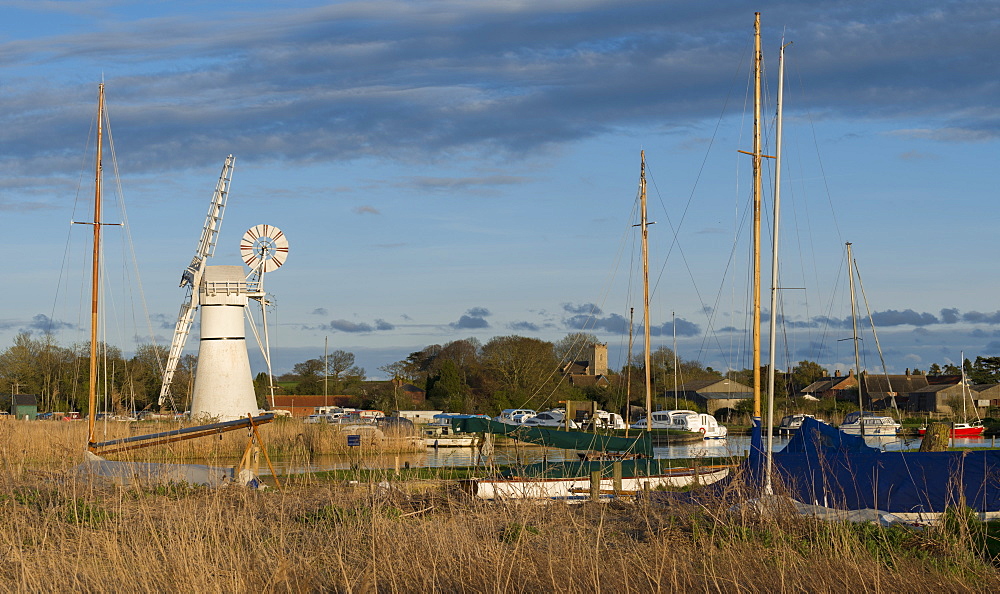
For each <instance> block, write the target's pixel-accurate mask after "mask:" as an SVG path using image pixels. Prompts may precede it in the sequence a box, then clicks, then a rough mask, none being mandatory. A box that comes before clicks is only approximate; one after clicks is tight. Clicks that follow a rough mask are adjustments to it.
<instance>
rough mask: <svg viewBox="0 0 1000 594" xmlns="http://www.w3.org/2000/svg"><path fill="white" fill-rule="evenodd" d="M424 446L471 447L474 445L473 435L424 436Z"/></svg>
mask: <svg viewBox="0 0 1000 594" xmlns="http://www.w3.org/2000/svg"><path fill="white" fill-rule="evenodd" d="M422 440H423V443H424V445H425V446H427V447H429V448H471V447H474V446H475V445H476V438H475V437H472V436H470V437H424V438H422Z"/></svg>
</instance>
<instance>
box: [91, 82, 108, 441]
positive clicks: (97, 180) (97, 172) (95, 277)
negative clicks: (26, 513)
mask: <svg viewBox="0 0 1000 594" xmlns="http://www.w3.org/2000/svg"><path fill="white" fill-rule="evenodd" d="M97 88H98V93H97V95H98V96H97V162H96V165H95V167H94V254H93V258H94V260H93V270H92V271H91V274H92V276H91V288H90V385H89V391H88V400H87V449H88V450H90V451H94V444H96V443H97V440H96V438H95V437H96V436H95V425H94V421H95V417H96V416H97V332H98V317H97V309H98V301H99V299H100V294H101V293H100V274H101V272H100V271H101V190H102V184H103V179H104V175H103V173H104V172H103V164H102V158H103V157H102V151H101V149H102V144H103V138H102V132H103V124H104V83H101V84H100V85H98V87H97Z"/></svg>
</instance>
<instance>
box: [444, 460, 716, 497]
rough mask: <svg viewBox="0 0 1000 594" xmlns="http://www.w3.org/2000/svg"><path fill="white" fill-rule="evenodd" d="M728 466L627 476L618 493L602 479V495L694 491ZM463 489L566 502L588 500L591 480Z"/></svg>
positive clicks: (495, 481) (506, 482)
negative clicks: (679, 489)
mask: <svg viewBox="0 0 1000 594" xmlns="http://www.w3.org/2000/svg"><path fill="white" fill-rule="evenodd" d="M729 471H730V467H728V466H704V467H699V468H689V467H685V468H672V469H666V470H661V471H658V472H656V473H654V474H650V475H646V476H643V475H637V476H623V477H622V479H621V488H620V489H615V479H614V478H609V477H606V476H602V478H601V480H600V487H599V489H600V492H601V495H602V499H603V500H608V499H612V498H614V497H616V496H620V495H623V494H624V495H634V494H636V493H639V492H643V491H655V490H663V489H667V488H674V489H676V488H683V487H690V486H691V485H694V484H699V485H710V484H712V483H715V482H717V481H719V480H721V479H723V478H725V477H726V476H728V475H729ZM461 484H462V485H463V488H464V489H465V490H466V491H467V492H468V493H470V494H471V495H473V496H475V497H477V498H479V499H500V500H502V499H551V500H562V501H574V500H579V501H582V500H585V499H587V498H588V497H587V494H589V493H590V489H591V479H590V478H589V477H581V476H576V477H567V478H532V477H520V476H515V477H511V478H503V477H498V478H484V479H468V480H464V481H461Z"/></svg>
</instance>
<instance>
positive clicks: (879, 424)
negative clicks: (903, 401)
mask: <svg viewBox="0 0 1000 594" xmlns="http://www.w3.org/2000/svg"><path fill="white" fill-rule="evenodd" d="M900 427H902V425H900V424H899V422H898V421H896V419H894V418H892V417H887V416H884V415H877V414H875V413H873V412H867V411H865V412H860V411H859V412H852V413H849V414H848V415H847V416H845V417H844V422H843V423H841V424H840V430H841V431H843V432H844V433H846V434H848V435H863V436H865V437H890V436H891V437H894V436H895V435H896V434H897V433H899V428H900Z"/></svg>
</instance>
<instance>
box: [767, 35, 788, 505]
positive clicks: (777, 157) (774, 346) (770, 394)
mask: <svg viewBox="0 0 1000 594" xmlns="http://www.w3.org/2000/svg"><path fill="white" fill-rule="evenodd" d="M784 92H785V45H784V44H782V45H781V49H780V50H779V51H778V100H777V104H776V108H777V109H776V119H777V123H776V124H775V140H774V233H773V238H772V242H771V320H770V333H769V335H768V341H769V342H768V363H767V450H766V451H767V484H768V485H769V486H770V484H771V447H772V445H773V443H774V374H775V367H776V366H777V358H778V354H777V350H778V316H777V312H778V222H779V221H780V219H781V102H782V99H783V96H784Z"/></svg>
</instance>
